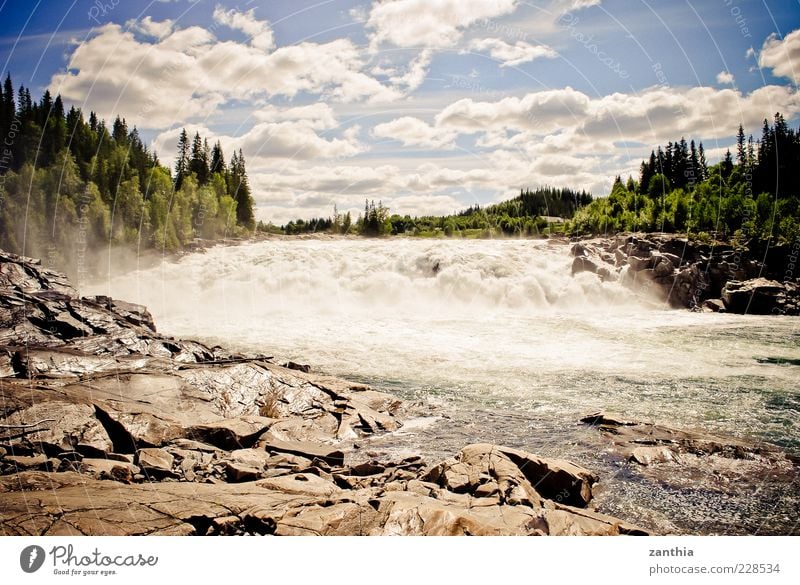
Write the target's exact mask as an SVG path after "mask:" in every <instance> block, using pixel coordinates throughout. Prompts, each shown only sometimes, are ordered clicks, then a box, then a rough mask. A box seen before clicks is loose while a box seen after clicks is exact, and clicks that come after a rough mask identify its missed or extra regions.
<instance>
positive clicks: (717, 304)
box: [703, 299, 727, 313]
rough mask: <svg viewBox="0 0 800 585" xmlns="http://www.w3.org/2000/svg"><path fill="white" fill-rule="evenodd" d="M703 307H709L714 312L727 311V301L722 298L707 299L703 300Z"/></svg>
mask: <svg viewBox="0 0 800 585" xmlns="http://www.w3.org/2000/svg"><path fill="white" fill-rule="evenodd" d="M703 308H704V309H708V310H709V311H711V312H712V313H726V312H727V309H726V308H725V303H724V302H723V301H722V299H706V300H705V301H703Z"/></svg>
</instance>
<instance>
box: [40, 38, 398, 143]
mask: <svg viewBox="0 0 800 585" xmlns="http://www.w3.org/2000/svg"><path fill="white" fill-rule="evenodd" d="M362 53H363V51H362V50H361V49H359V47H357V46H356V45H355V44H354V43H353V42H352V41H351V40H350V39H336V40H333V41H330V42H328V43H324V44H317V43H300V44H297V45H292V46H288V47H280V48H278V49H275V50H274V51H272V52H270V53H266V52H265V51H263V50H262V49H259V48H256V47H253V46H250V45H246V44H243V43H238V42H234V41H217V40H216V39H215V38H214V36H213V35H212V34H211V33H210V32H209V31H207V30H205V29H202V28H199V27H189V28H186V29H179V30H173V31H172V32H171V33H169V34H167V35H166V36H164V37H162V38H160V39H157V40H153V41H150V40H140V39H136V38H135V37H134V35H133V33H132V32H127V31H124V30H123V29H122V27H120V26H119V25H116V24H108V25H105V26H103V27H101V28H99V29H97V31H96V34H95V35H94V36H92V37H91V38H90V39H89V40H87V41H86V42H84V43H82V44H81V45H79V46H78V47H77V48H76V49H75V50H74V51H73V53H72V55H71V56H70V60H69V64H68V66H67V70H66V72H64V73H59V74H56V75H54V76H53V78H52V80H51V83H50V89H51V91H58V92H60V93H61V95H62V96H63V97H64V98H65V99H68V100H71V101H74V102H78V103H84V102H85V103H86V104H87V105H88V107H89V108H91V109H92V110H94V111H96V112H98V114H101V115H102V116H103V117H105V118H106V119H113V118H114V117H115V116H116V115H117V114H118V113H119V114H121V115H125V116H126V117H128V118H129V119H135V120H137V124H138V125H139V127H144V128H165V127H167V126H170V125H173V124H181V123H185V122H187V121H189V120H191V119H193V118H195V117H198V116H203V117H207V116H209V115H212V114H213V113H214V111H215V109H216V107H218V106H219V105H220V104H223V103H226V102H227V101H231V100H253V99H256V98H260V97H271V96H286V97H289V98H292V97H294V96H296V95H298V94H300V93H309V94H316V95H319V96H321V97H323V98H324V99H326V100H328V101H340V102H349V101H357V100H363V99H367V100H371V101H392V100H396V99H399V98H400V97H402V96H403V95H404V91H407V89H406V90H403V89H399V88H396V87H393V86H390V85H384V84H382V83H380V82H379V81H378V80H376V79H375V78H374V77H372V76H370V75H368V74H367V73H364V72H363V69H364V67H365V66H366V64H365V60H364V57H363V54H362ZM410 81H414V80H410Z"/></svg>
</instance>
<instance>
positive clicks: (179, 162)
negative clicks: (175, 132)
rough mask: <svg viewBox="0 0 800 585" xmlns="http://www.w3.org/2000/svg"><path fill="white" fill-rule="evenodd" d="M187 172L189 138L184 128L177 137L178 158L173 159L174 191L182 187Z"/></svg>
mask: <svg viewBox="0 0 800 585" xmlns="http://www.w3.org/2000/svg"><path fill="white" fill-rule="evenodd" d="M188 172H189V137H188V136H187V135H186V128H183V129H182V130H181V133H180V136H179V137H178V156H177V157H176V158H175V190H176V191H177V190H179V189H180V188H181V185H183V178H184V177H185V176H186V175H187V174H188Z"/></svg>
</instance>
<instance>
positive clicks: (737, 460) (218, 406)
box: [0, 240, 797, 535]
mask: <svg viewBox="0 0 800 585" xmlns="http://www.w3.org/2000/svg"><path fill="white" fill-rule="evenodd" d="M648 241H651V240H648ZM637 242H638V241H637ZM614 245H616V246H617V247H616V248H615V250H614V252H615V261H614V265H613V270H612V264H611V262H609V261H608V259H607V255H608V254H610V253H609V252H607V251H606V250H605V247H606V246H614ZM620 246H624V247H623V248H622V249H621V250H620ZM634 246H636V247H634ZM645 246H649V244H645ZM626 249H628V250H630V252H625V250H626ZM618 250H619V253H618V254H617V253H616V252H617V251H618ZM643 250H644V247H642V245H641V244H639V243H636V244H634V242H633V241H629V242H624V243H621V244H618V243H616V242H611V241H604V242H581V243H578V244H575V245H574V246H573V248H572V251H573V255H574V256H575V260H574V263H575V266H577V267H578V268H583V269H587V270H592V271H594V272H596V273H597V274H599V275H600V276H601V277H602V278H615V276H614V275H616V277H617V278H631V276H630V275H629V274H630V273H631V272H633V273H634V274H636V275H638V274H639V273H641V272H642V271H646V270H652V271H653V272H654V273H655V270H656V269H655V268H646V267H640V268H639V269H638V270H633V269H631V270H630V271H629V270H622V267H621V266H617V264H622V263H621V262H618V261H617V260H616V256H618V255H620V254H625V256H624V258H625V266H631V267H632V266H633V265H634V264H635V263H636V260H633V261H631V262H629V259H630V258H644V252H643ZM648 253H649V255H648V256H647V258H648V260H647V262H650V263H654V262H656V260H655V259H658V262H659V263H660V262H662V260H660V256H659V255H665V257H666V258H667V261H669V262H670V263H671V264H672V266H673V272H672V276H673V285H672V286H671V287H670V290H671V291H672V290H677V291H681V290H684V287H682V286H681V285H680V283H682V282H683V281H684V280H683V277H680V274H682V273H683V272H685V271H688V272H689V273H690V274H694V271H695V270H698V268H697V266H696V264H694V263H693V262H690V261H687V262H686V263H684V262H683V261H677V260H676V261H674V262H673V260H672V259H671V258H670V257H669V256H666V254H672V253H671V252H664V251H657V250H654V249H653V248H650V249H649V252H648ZM686 257H689V256H688V255H687V256H686ZM679 258H680V257H679ZM700 261H702V260H696V261H694V262H700ZM601 262H602V264H601ZM592 263H593V264H594V265H595V266H596V269H592V268H591V265H590V264H592ZM606 270H608V271H609V272H608V275H606V272H605V271H606ZM661 272H662V273H664V272H665V270H664V269H663V268H662V269H661ZM659 278H663V277H659ZM675 283H679V284H677V285H676V284H675ZM723 288H724V286H723ZM664 290H666V287H664ZM780 306H781V307H783V308H786V307H787V306H791V302H790V301H787V300H783V301H782V302H781V305H780ZM0 397H2V402H0V534H6V535H73V534H76V535H77V534H87V535H91V534H124V535H146V534H174V535H213V534H219V535H233V534H275V535H361V534H363V535H462V534H473V535H581V534H587V535H589V534H590V535H618V534H627V535H646V534H648V533H650V532H651V531H650V530H648V529H647V528H642V527H640V526H636V525H634V524H632V523H630V522H627V521H625V520H622V519H619V518H614V517H611V516H608V515H605V514H602V513H598V512H597V511H596V510H595V509H594V505H595V502H596V496H597V495H598V494H601V493H602V492H603V490H604V489H607V488H605V485H604V481H603V479H604V478H602V477H600V476H599V475H598V474H597V473H596V472H594V471H592V470H589V469H586V468H584V467H582V466H581V465H576V464H574V463H572V462H569V461H565V460H562V459H556V458H546V457H540V456H537V455H535V454H533V453H529V452H525V451H522V450H520V449H514V448H509V447H504V446H499V445H492V444H486V443H477V444H472V445H468V446H466V447H464V448H463V449H461V450H460V451H459V452H458V453H457V454H456V455H455V456H453V457H451V458H448V459H446V460H444V461H440V462H432V463H429V462H426V461H423V460H422V459H421V458H420V457H418V456H414V455H408V456H406V455H403V456H397V457H389V456H385V457H383V458H381V456H379V454H377V453H375V452H373V451H371V450H370V444H371V442H373V443H374V442H375V441H376V440H378V439H380V440H381V441H387V440H388V441H391V440H392V439H391V433H393V432H395V431H397V430H398V429H400V428H401V427H402V418H403V416H404V415H406V414H408V412H409V410H408V408H407V406H406V405H404V404H403V403H402V402H401V401H400V400H398V399H396V398H395V397H393V396H391V395H388V394H385V393H381V392H376V391H374V390H371V389H370V388H369V387H367V386H365V385H362V384H354V383H350V382H347V381H345V380H341V379H336V378H331V377H326V376H320V375H317V374H314V373H312V372H311V371H310V369H309V368H308V367H307V366H304V365H301V364H296V363H292V362H288V363H286V362H281V361H279V360H277V359H274V358H272V357H270V356H266V355H258V354H239V353H233V352H230V351H227V350H225V349H224V348H221V347H208V346H206V345H204V344H202V343H198V342H194V341H188V340H176V339H173V338H171V337H167V336H164V335H161V334H159V333H158V332H157V330H156V326H155V323H154V322H153V319H152V317H151V315H150V314H149V313H148V311H147V309H146V308H145V307H142V306H139V305H133V304H130V303H126V302H123V301H119V300H116V299H111V298H108V297H103V296H95V297H91V298H87V297H83V298H80V297H79V296H78V295H77V293H76V291H75V290H74V289H73V288H72V287H71V286H70V284H69V282H68V281H67V279H66V277H64V276H63V275H62V274H59V273H57V272H53V271H51V270H48V269H45V268H43V267H42V265H41V264H40V263H39V261H37V260H33V259H29V258H22V257H19V256H14V255H12V254H7V253H4V252H0ZM575 422H576V423H578V421H575ZM583 423H584V424H587V425H591V426H592V427H593V429H595V430H596V433H597V434H596V436H597V444H598V448H599V449H600V450H602V451H603V452H605V453H607V456H608V457H609V458H611V459H613V460H618V461H620V465H621V466H622V467H621V469H630V470H631V473H632V474H633V476H636V477H640V478H644V480H645V481H653V482H657V483H659V484H663V485H668V486H670V489H676V490H680V489H682V488H683V487H684V486H683V483H685V484H686V486H688V487H689V489H690V490H693V489H695V487H696V486H697V485H702V486H704V487H703V489H708V490H712V491H714V492H715V493H728V492H730V493H734V492H735V493H737V494H739V493H740V492H742V491H743V490H750V487H751V486H752V489H753V497H756V495H755V494H756V493H758V490H759V489H761V488H759V487H758V485H757V483H758V482H760V481H766V480H767V479H769V478H771V479H770V481H773V482H774V483H775V485H793V482H795V481H796V477H797V468H796V464H795V462H793V461H792V460H790V459H789V458H787V457H786V456H785V454H784V453H783V452H781V451H780V450H779V449H777V448H776V447H771V446H767V445H754V444H748V443H746V442H744V441H739V440H735V439H728V438H723V437H715V436H711V435H706V434H703V433H690V432H686V431H681V430H676V429H671V428H668V427H664V426H658V425H653V424H645V423H642V422H639V421H631V420H627V419H626V418H625V417H623V416H619V415H613V414H609V413H595V414H592V415H589V416H587V417H586V418H584V420H583ZM595 430H593V431H592V433H595ZM623 462H624V463H623ZM605 479H606V480H607V479H608V478H605ZM605 483H607V481H606V482H605ZM601 499H602V498H601ZM620 515H624V514H620Z"/></svg>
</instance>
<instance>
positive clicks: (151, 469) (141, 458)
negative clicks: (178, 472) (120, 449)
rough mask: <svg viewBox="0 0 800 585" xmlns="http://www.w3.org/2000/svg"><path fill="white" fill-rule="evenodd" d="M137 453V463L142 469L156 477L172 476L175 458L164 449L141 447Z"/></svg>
mask: <svg viewBox="0 0 800 585" xmlns="http://www.w3.org/2000/svg"><path fill="white" fill-rule="evenodd" d="M136 455H137V463H138V464H139V467H141V468H142V471H143V472H145V473H146V474H149V475H152V476H153V477H156V478H162V477H168V476H170V477H172V476H174V474H173V473H172V464H173V463H174V462H175V458H174V457H173V456H172V455H171V454H170V453H169V452H167V451H165V450H164V449H152V448H150V449H140V450H139V451H138V453H137V454H136Z"/></svg>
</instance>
